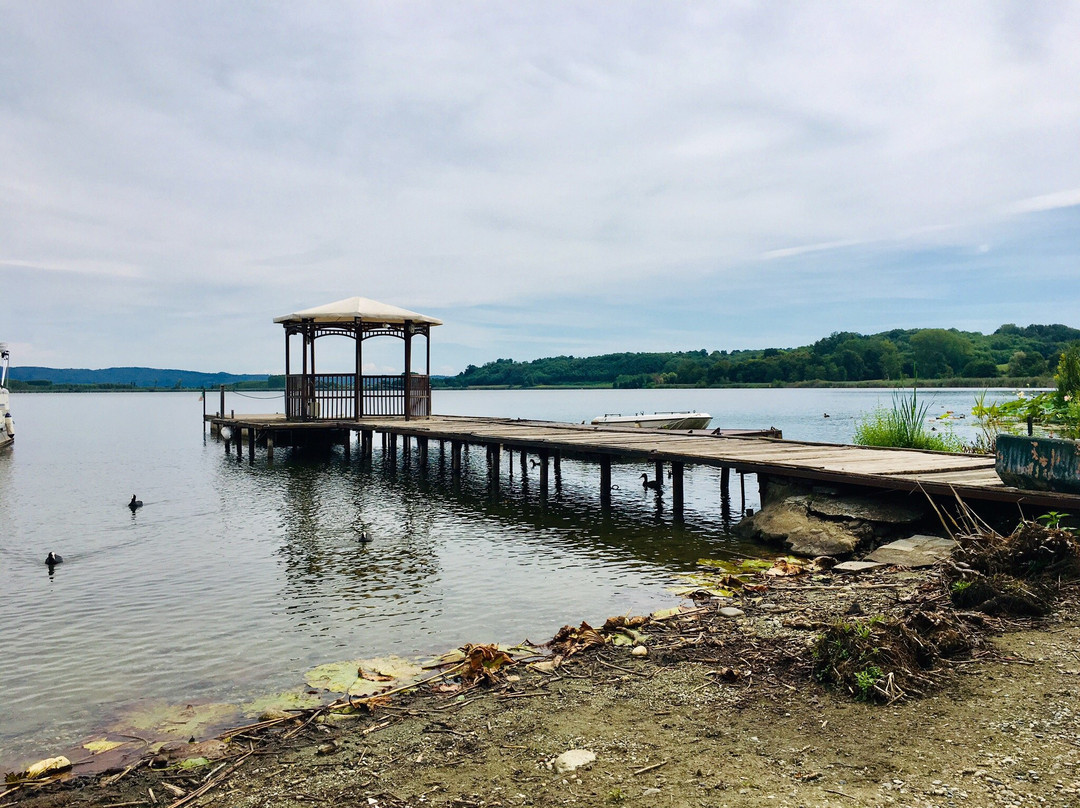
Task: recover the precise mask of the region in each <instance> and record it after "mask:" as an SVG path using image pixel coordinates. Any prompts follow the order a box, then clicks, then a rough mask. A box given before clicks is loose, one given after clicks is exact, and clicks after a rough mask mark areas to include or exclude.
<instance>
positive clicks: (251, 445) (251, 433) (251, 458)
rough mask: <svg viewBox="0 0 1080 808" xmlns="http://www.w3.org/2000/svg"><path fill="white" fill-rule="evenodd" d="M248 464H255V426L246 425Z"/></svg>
mask: <svg viewBox="0 0 1080 808" xmlns="http://www.w3.org/2000/svg"><path fill="white" fill-rule="evenodd" d="M248 465H249V466H253V465H255V427H253V426H251V427H248Z"/></svg>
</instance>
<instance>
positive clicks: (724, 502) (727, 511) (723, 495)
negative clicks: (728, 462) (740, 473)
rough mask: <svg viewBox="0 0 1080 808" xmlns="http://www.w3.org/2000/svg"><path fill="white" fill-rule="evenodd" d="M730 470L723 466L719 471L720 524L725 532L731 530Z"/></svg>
mask: <svg viewBox="0 0 1080 808" xmlns="http://www.w3.org/2000/svg"><path fill="white" fill-rule="evenodd" d="M730 482H731V469H730V468H728V467H727V466H724V467H723V468H722V469H720V522H721V523H722V524H723V526H724V530H725V531H727V530H729V529H730V528H731V490H730Z"/></svg>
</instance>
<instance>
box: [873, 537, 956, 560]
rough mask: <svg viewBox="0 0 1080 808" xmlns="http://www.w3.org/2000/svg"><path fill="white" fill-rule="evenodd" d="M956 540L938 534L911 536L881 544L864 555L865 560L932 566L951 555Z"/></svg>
mask: <svg viewBox="0 0 1080 808" xmlns="http://www.w3.org/2000/svg"><path fill="white" fill-rule="evenodd" d="M954 549H956V542H955V541H953V540H952V539H943V538H941V537H940V536H911V537H909V538H906V539H898V540H897V541H893V542H889V543H888V544H883V545H881V547H879V548H877V549H876V550H874V552H872V553H870V555H868V556H867V557H866V560H867V561H877V562H878V563H880V564H893V565H895V566H898V567H932V566H933V565H934V564H937V563H938V562H939V561H943V560H945V559H946V558H948V557H949V556H950V555H952V552H953V550H954Z"/></svg>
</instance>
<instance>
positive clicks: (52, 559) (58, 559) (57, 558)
mask: <svg viewBox="0 0 1080 808" xmlns="http://www.w3.org/2000/svg"><path fill="white" fill-rule="evenodd" d="M45 563H46V564H48V565H49V569H52V568H53V567H55V566H56V565H57V564H63V563H64V557H63V556H62V555H57V554H56V553H49V554H48V555H47V556H45Z"/></svg>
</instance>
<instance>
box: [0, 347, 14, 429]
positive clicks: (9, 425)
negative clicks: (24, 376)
mask: <svg viewBox="0 0 1080 808" xmlns="http://www.w3.org/2000/svg"><path fill="white" fill-rule="evenodd" d="M0 362H2V363H3V367H2V368H0V420H3V422H4V425H3V426H2V427H0V449H3V448H6V447H8V446H10V445H11V444H13V443H14V442H15V420H14V419H13V418H12V417H11V405H10V399H9V396H10V394H9V393H8V389H7V376H8V365H9V364H10V363H11V356H10V354H9V353H8V347H7V343H5V342H0Z"/></svg>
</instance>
